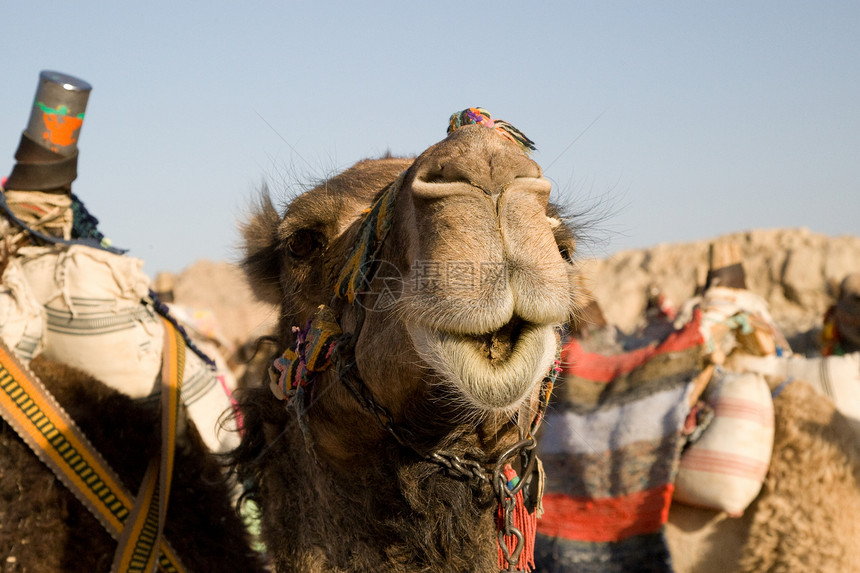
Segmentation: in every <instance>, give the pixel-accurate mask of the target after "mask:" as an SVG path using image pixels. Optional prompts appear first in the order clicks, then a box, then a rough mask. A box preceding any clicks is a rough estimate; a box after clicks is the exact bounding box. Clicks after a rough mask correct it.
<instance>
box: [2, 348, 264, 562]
mask: <svg viewBox="0 0 860 573" xmlns="http://www.w3.org/2000/svg"><path fill="white" fill-rule="evenodd" d="M31 368H32V370H33V371H34V372H35V374H36V375H37V376H38V377H39V378H40V379H41V380H42V382H44V383H45V385H46V386H47V387H48V388H49V390H50V391H51V392H52V393H53V395H54V396H55V397H56V398H57V400H58V401H59V403H60V404H61V405H62V406H63V407H64V408H65V410H66V411H67V412H68V413H69V414H70V415H71V416H72V418H73V419H74V420H76V421H77V423H78V425H79V426H80V428H81V429H82V430H83V432H84V433H85V434H86V435H87V437H88V438H89V439H90V441H91V442H92V443H93V445H94V446H95V447H96V448H97V449H98V450H99V451H100V452H101V453H102V455H103V456H104V457H105V458H106V459H107V461H108V463H109V464H110V465H111V466H112V467H113V468H114V470H115V471H116V472H117V473H118V475H119V476H120V478H121V479H122V480H123V481H124V483H125V487H126V489H127V490H128V491H131V492H136V491H137V488H138V486H139V484H140V480H141V478H142V477H143V473H144V470H145V469H146V466H147V463H148V460H149V459H150V457H151V456H154V455H155V454H157V453H158V451H159V448H160V439H159V437H158V436H159V430H158V428H159V422H158V420H159V415H160V412H158V411H156V410H153V409H152V408H150V407H147V406H145V405H142V404H140V403H137V402H135V401H134V400H132V399H130V398H129V397H127V396H125V395H123V394H120V393H118V392H116V391H115V390H113V389H111V388H109V387H107V386H106V385H104V384H102V383H100V382H98V381H96V380H95V379H93V378H92V377H90V376H88V375H86V374H84V373H82V372H80V371H77V370H74V369H72V368H70V367H67V366H64V365H61V364H58V363H55V362H50V361H47V360H44V359H41V358H39V357H37V358H35V359H34V360H33V361H32V363H31ZM177 446H178V447H177V453H176V461H175V470H174V478H173V488H172V490H171V495H170V502H169V506H168V515H167V522H166V526H165V536H166V537H167V539H168V540H169V542H170V543H171V545H172V546H173V548H174V550H175V551H176V552H177V554H178V556H179V558H180V560H181V561H182V564H183V565H185V566H186V567H187V568H188V570H189V571H224V572H236V571H263V567H262V561H261V558H260V556H259V555H258V554H256V553H255V552H253V551H252V549H251V546H250V542H249V538H248V534H247V532H246V530H245V529H244V526H243V524H242V521H241V519H240V518H239V517H238V515H237V514H236V512H235V511H234V510H233V508H232V504H231V501H230V499H231V497H230V490H229V488H228V485H227V483H226V480H225V474H224V471H223V467H222V466H221V464H220V463H219V462H218V461H217V460H216V459H215V458H214V457H213V456H212V454H210V453H209V452H208V450H206V447H205V446H204V445H203V442H202V441H201V439H200V436H199V435H198V433H197V431H196V429H195V428H194V427H193V425H192V424H189V425H188V430H187V433H186V436H185V439H183V440H182V441H181V442H178V444H177ZM115 549H116V542H115V541H114V540H113V539H112V538H111V537H110V535H109V534H108V533H107V532H106V531H105V529H104V528H103V527H102V525H101V524H100V523H99V522H98V521H96V519H95V518H94V517H93V516H92V515H91V514H90V513H89V512H88V510H87V509H86V508H85V507H84V506H83V505H81V504H80V503H79V502H78V500H77V498H75V497H74V495H73V494H72V493H71V492H70V491H69V490H67V489H66V488H65V487H64V486H63V485H61V483H60V482H59V481H58V480H57V479H56V477H55V476H54V474H53V473H51V471H50V470H49V469H47V467H46V466H44V465H43V464H42V462H41V461H39V459H38V458H36V456H35V455H34V454H33V453H32V452H31V451H30V449H29V448H28V447H27V445H25V444H24V442H22V441H21V440H20V438H19V437H18V436H17V435H16V434H15V432H14V430H12V429H11V428H10V427H9V426H8V425H7V424H6V423H5V422H3V421H2V420H0V569H2V570H3V571H6V572H9V573H13V572H21V573H39V572H46V573H47V572H51V573H55V572H57V571H87V572H97V571H109V570H110V567H111V562H112V560H113V554H114V551H115Z"/></svg>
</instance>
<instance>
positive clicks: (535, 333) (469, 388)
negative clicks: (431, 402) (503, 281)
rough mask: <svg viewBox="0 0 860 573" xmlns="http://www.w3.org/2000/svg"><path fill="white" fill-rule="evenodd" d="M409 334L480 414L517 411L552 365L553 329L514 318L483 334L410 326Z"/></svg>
mask: <svg viewBox="0 0 860 573" xmlns="http://www.w3.org/2000/svg"><path fill="white" fill-rule="evenodd" d="M409 335H410V338H411V339H412V343H413V344H414V346H415V349H416V350H417V352H418V354H419V355H420V356H421V358H422V359H423V360H424V362H426V363H427V364H428V365H429V366H430V367H431V368H432V369H433V370H434V371H436V372H437V373H438V374H439V375H440V376H441V377H442V378H443V379H444V380H446V381H447V382H449V383H450V384H452V385H453V386H454V387H455V388H456V389H457V390H458V391H459V393H460V394H461V395H462V396H463V397H464V398H465V400H466V401H468V402H469V403H470V404H471V405H472V406H474V407H475V408H477V409H478V410H480V411H482V412H498V413H511V412H513V411H515V410H516V409H517V408H518V407H519V406H520V404H521V403H522V401H523V400H524V399H526V397H527V396H529V395H530V393H531V391H532V390H533V389H534V387H535V385H536V384H540V382H541V380H543V378H544V376H546V374H547V372H548V371H549V369H550V367H551V366H552V364H553V361H554V360H555V351H556V340H555V332H554V329H553V327H552V326H551V325H544V324H533V323H528V322H523V321H521V320H518V319H513V320H511V321H510V322H509V323H508V324H506V325H505V326H504V327H503V328H502V329H500V330H498V331H496V332H493V333H488V334H485V335H477V336H475V335H463V334H457V333H452V332H444V331H440V330H434V329H431V328H427V327H424V326H420V325H414V324H413V325H410V326H409Z"/></svg>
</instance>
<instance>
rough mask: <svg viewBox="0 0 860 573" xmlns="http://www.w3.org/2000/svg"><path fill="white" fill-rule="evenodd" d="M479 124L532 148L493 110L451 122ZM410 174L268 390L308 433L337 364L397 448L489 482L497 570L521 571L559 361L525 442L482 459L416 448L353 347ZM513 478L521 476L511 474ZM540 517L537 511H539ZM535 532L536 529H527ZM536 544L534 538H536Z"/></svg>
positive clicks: (364, 233)
mask: <svg viewBox="0 0 860 573" xmlns="http://www.w3.org/2000/svg"><path fill="white" fill-rule="evenodd" d="M469 123H475V124H479V125H483V126H485V127H488V128H492V129H495V130H496V132H497V133H499V134H501V135H502V136H504V137H506V138H507V139H510V140H512V141H514V142H516V143H518V144H519V145H521V146H522V147H523V149H525V150H528V149H534V145H533V143H532V142H531V140H529V139H528V138H527V137H525V135H523V134H522V132H520V131H519V130H517V129H516V128H514V127H513V126H511V125H510V124H508V123H506V122H502V121H498V120H496V121H493V120H492V119H490V116H489V113H487V112H486V111H485V110H482V109H480V108H470V109H468V110H465V111H463V112H460V113H459V114H454V115H453V116H452V117H451V120H450V122H449V129H448V131H449V133H450V132H451V131H453V130H454V129H457V128H459V127H460V126H462V125H466V124H469ZM406 173H407V171H403V172H402V173H401V174H400V175H399V176H398V177H397V179H396V180H395V181H394V182H393V183H392V184H391V185H389V186H388V187H387V188H386V189H385V190H384V191H383V192H382V193H381V194H380V196H379V198H378V199H377V200H376V201H375V203H374V204H373V206H372V207H371V208H370V209H369V210H368V211H367V212H366V214H365V216H364V219H363V220H362V222H361V224H360V227H359V231H358V237H357V239H356V242H355V245H354V247H353V249H352V251H351V252H350V254H349V256H348V257H347V262H346V264H345V265H344V267H343V269H342V270H341V273H340V275H339V277H338V280H337V283H336V288H335V294H334V296H333V297H332V300H331V303H330V305H329V306H325V305H322V306H320V307H319V308H318V309H317V312H316V314H315V315H314V316H313V317H312V318H311V319H310V320H309V321H308V323H307V324H306V325H305V327H304V328H303V329H299V328H297V327H294V328H293V331H294V333H295V335H296V344H295V347H294V348H288V349H287V350H286V351H285V352H284V354H283V355H282V356H281V357H280V358H278V359H276V360H275V362H274V364H273V365H272V367H271V368H270V370H269V374H270V381H271V384H270V387H271V389H272V392H273V394H274V395H275V396H276V397H277V398H279V399H282V400H286V401H287V403H288V405H290V404H292V405H293V406H294V407H295V409H296V414H297V416H298V418H299V427H300V428H301V429H302V432H303V433H305V434H306V435H307V431H308V430H307V427H306V421H305V420H304V415H305V413H306V411H307V409H308V407H309V406H310V401H309V400H310V392H308V391H307V387H308V385H309V384H310V382H311V381H312V379H313V378H314V377H315V375H316V374H317V373H319V372H322V371H324V370H327V369H329V368H330V367H332V366H334V368H335V372H336V374H337V378H338V380H339V381H340V382H341V383H342V384H343V385H344V386H345V387H346V389H347V390H348V391H349V393H350V394H351V395H352V396H353V398H354V399H355V400H356V402H357V403H358V404H359V405H360V406H361V408H362V409H363V410H364V411H365V412H366V413H368V414H369V415H370V416H371V417H372V418H373V419H375V420H376V422H377V424H378V425H379V426H380V427H381V428H382V429H383V430H385V431H386V432H387V433H388V434H389V435H391V436H392V437H393V438H394V440H395V441H396V442H397V443H399V444H400V445H402V446H404V447H406V448H408V449H410V450H412V451H413V452H415V453H416V454H417V455H418V456H419V457H420V458H422V459H424V460H425V461H427V462H429V463H432V464H435V465H437V466H439V468H440V469H441V470H442V471H444V472H445V473H446V475H448V476H450V477H452V478H455V479H462V480H465V481H466V482H468V483H469V484H470V485H471V487H473V488H475V489H479V488H483V487H485V486H486V485H489V486H490V487H491V488H492V491H493V494H494V496H495V499H496V501H497V502H498V507H499V512H498V519H497V540H498V547H499V555H500V559H499V567H500V569H501V570H506V571H517V570H521V569H526V568H527V565H524V566H523V567H520V564H519V560H520V556H521V555H522V553H523V550H524V548H525V547H526V545H527V542H526V539H525V535H526V533H524V532H523V531H522V530H521V528H520V527H518V526H517V524H515V514H516V506H517V502H518V498H517V496H518V494H522V495H521V496H520V498H519V501H520V503H523V502H524V501H525V500H526V499H527V500H528V501H527V502H525V503H526V504H527V505H531V506H532V507H531V508H528V509H529V513H530V514H535V513H536V512H538V511H539V506H540V495H541V493H542V491H541V490H542V489H543V486H542V480H543V474H542V471H543V470H542V467H541V466H540V461H539V460H538V459H537V455H536V453H535V447H536V445H537V443H536V441H535V438H534V434H535V432H536V431H537V429H538V427H539V425H540V423H541V421H542V419H543V414H544V411H545V409H546V407H547V403H548V401H549V397H550V394H551V392H552V388H553V384H554V382H555V378H556V376H557V374H558V370H559V368H558V361H556V363H555V364H554V365H553V367H552V368H551V369H550V371H549V373H548V374H547V376H546V377H545V378H544V380H543V382H542V384H541V388H540V399H539V402H538V403H539V406H538V411H537V413H536V415H535V417H534V418H533V420H532V421H531V424H530V426H529V428H528V430H527V431H524V430H522V429H521V430H520V436H519V437H520V439H519V441H517V442H516V443H515V444H513V445H512V446H510V447H509V448H508V449H507V450H506V451H504V452H503V453H502V454H501V455H500V456H499V457H498V458H497V459H496V460H495V462H494V463H491V464H487V463H486V462H484V463H481V462H480V461H477V460H474V459H468V458H465V457H461V456H459V455H457V454H455V453H453V452H450V451H446V450H434V451H430V452H427V451H423V450H422V448H420V447H418V446H416V440H415V439H414V436H413V434H412V432H411V431H410V430H409V429H408V428H406V427H405V426H403V425H400V424H398V423H396V422H395V420H394V417H393V416H392V415H391V413H390V412H389V410H388V409H387V408H385V406H383V405H382V404H380V403H379V401H378V400H377V399H376V398H375V396H374V395H373V392H372V391H371V390H370V388H369V387H368V386H367V384H366V383H365V382H364V380H363V379H362V377H361V376H360V374H359V372H358V367H357V364H356V358H355V345H356V341H357V339H358V336H359V334H360V333H361V331H362V327H363V325H364V320H365V314H366V311H365V307H364V306H363V305H362V304H356V303H357V302H359V303H360V302H361V298H362V292H364V291H366V289H367V288H368V287H369V286H370V282H371V281H372V279H373V277H374V274H375V272H376V270H377V266H378V260H377V259H376V256H377V255H378V254H379V251H380V249H381V247H382V244H383V242H384V240H385V238H386V236H387V234H388V231H389V230H390V228H391V224H392V218H393V211H394V204H395V201H396V198H397V195H398V192H399V190H400V187H401V186H402V184H403V182H404V180H405V178H406ZM344 302H345V303H346V304H347V305H348V307H351V308H352V310H353V312H354V315H355V326H354V328H353V332H352V333H344V332H343V331H342V329H341V327H340V317H338V316H337V314H336V313H335V311H334V310H333V308H336V307H337V306H338V305H342V304H343V303H344ZM517 461H518V462H519V465H520V468H521V469H520V474H519V475H520V476H521V477H518V478H517V479H513V480H512V479H510V474H511V473H512V469H511V468H512V462H517ZM514 475H516V474H514ZM535 518H536V515H535ZM528 534H529V535H531V536H532V538H533V536H534V531H533V530H532V531H530V532H528ZM532 541H533V539H532Z"/></svg>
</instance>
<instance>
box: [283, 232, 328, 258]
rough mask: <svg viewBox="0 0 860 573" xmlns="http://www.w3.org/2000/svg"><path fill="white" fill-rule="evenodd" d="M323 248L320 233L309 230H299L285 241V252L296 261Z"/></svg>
mask: <svg viewBox="0 0 860 573" xmlns="http://www.w3.org/2000/svg"><path fill="white" fill-rule="evenodd" d="M322 246H323V236H322V233H320V232H318V231H313V230H311V229H299V230H298V231H296V232H295V233H293V234H292V235H290V238H289V239H287V250H288V251H290V254H291V255H292V256H294V257H296V258H297V259H304V258H306V257H308V256H310V255H311V254H313V253H314V252H316V251H318V250H319V249H320V248H321V247H322Z"/></svg>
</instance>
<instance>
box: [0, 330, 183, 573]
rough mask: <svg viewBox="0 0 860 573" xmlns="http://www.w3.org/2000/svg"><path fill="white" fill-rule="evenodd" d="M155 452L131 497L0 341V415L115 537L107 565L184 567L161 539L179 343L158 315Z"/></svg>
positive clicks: (174, 420) (173, 433)
mask: <svg viewBox="0 0 860 573" xmlns="http://www.w3.org/2000/svg"><path fill="white" fill-rule="evenodd" d="M164 331H165V332H164V336H165V339H164V351H163V358H162V372H161V384H162V388H161V405H162V409H161V438H162V451H161V456H160V458H155V459H153V460H152V461H151V462H150V464H149V466H148V468H147V470H146V473H145V475H144V478H143V480H142V482H141V485H140V489H139V491H138V495H137V497H133V496H132V495H131V494H130V493H129V492H128V491H126V489H125V487H124V486H123V484H122V480H121V479H120V478H119V476H118V475H117V474H116V472H115V471H114V470H113V469H112V468H111V467H110V465H109V464H108V463H107V462H106V461H105V460H104V458H103V457H102V456H101V454H100V453H99V452H98V451H97V450H96V448H95V447H94V446H93V445H92V443H91V442H90V441H89V440H88V439H87V437H86V436H85V435H84V433H83V432H82V431H81V429H80V428H79V427H78V426H77V424H75V422H74V420H72V419H71V417H69V415H68V413H67V412H66V411H65V410H64V409H63V407H62V406H61V405H60V404H59V403H58V402H57V400H56V399H55V398H54V396H53V395H52V394H51V393H50V391H49V390H48V389H47V388H46V387H45V385H44V384H43V383H42V382H41V381H40V380H39V379H38V377H36V375H35V374H34V373H33V372H31V371H30V370H29V369H28V368H27V367H26V366H24V365H23V364H22V363H21V361H20V360H19V359H18V358H17V357H16V356H15V355H14V354H13V353H12V352H11V351H10V350H9V348H8V347H7V346H6V344H5V343H3V341H2V340H0V415H2V417H3V419H4V420H6V422H7V423H8V424H9V425H10V426H11V427H12V428H13V429H14V430H15V431H16V432H17V434H18V435H19V436H20V437H21V439H22V440H23V441H24V443H26V444H27V445H28V446H29V447H30V449H31V450H33V452H34V453H35V454H36V456H37V457H38V458H39V459H40V460H41V461H42V462H43V463H44V464H45V465H46V466H48V467H49V468H50V469H51V471H52V472H53V473H54V474H55V475H56V476H57V478H58V479H59V480H60V481H61V482H62V483H63V484H64V485H65V486H66V487H67V488H68V489H69V490H70V491H71V492H72V493H73V494H74V495H75V497H77V498H78V500H80V502H81V503H82V504H83V505H84V506H85V507H86V508H87V509H88V510H89V511H90V512H91V513H92V514H93V516H95V518H96V519H97V520H98V521H99V522H100V523H101V524H102V526H104V528H105V530H106V531H107V532H108V533H109V534H110V535H111V537H113V538H114V539H116V540H117V542H118V545H117V550H116V553H115V554H114V562H113V566H112V568H111V571H112V572H119V571H121V572H126V571H152V570H153V569H154V567H155V564H156V563H157V564H158V566H159V567H160V568H161V570H162V571H165V572H168V573H170V572H176V573H181V572H182V571H184V568H183V567H182V564H181V563H180V561H179V559H178V557H177V555H176V553H175V551H174V550H173V549H172V548H171V547H170V545H169V544H168V543H167V540H166V539H164V538H163V536H162V531H163V527H164V522H165V517H166V514H167V501H168V499H169V495H170V485H171V481H172V476H173V462H174V456H175V452H176V433H177V427H178V425H179V423H180V418H179V391H180V388H181V386H182V373H183V370H184V366H185V346H184V343H183V340H182V337H181V335H180V334H179V333H177V331H176V329H175V328H173V325H172V324H170V322H168V321H167V320H164Z"/></svg>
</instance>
